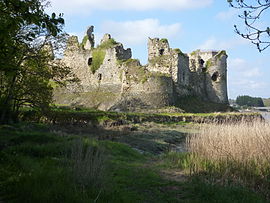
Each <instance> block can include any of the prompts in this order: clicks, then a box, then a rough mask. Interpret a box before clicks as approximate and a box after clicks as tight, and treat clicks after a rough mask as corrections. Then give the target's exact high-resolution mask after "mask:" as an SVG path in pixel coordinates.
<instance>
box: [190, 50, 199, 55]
mask: <svg viewBox="0 0 270 203" xmlns="http://www.w3.org/2000/svg"><path fill="white" fill-rule="evenodd" d="M198 52H200V49H197V50H195V51H193V52H191V53H190V55H191V56H195V55H196V54H197V53H198Z"/></svg>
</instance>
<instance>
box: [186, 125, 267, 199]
mask: <svg viewBox="0 0 270 203" xmlns="http://www.w3.org/2000/svg"><path fill="white" fill-rule="evenodd" d="M187 148H188V149H189V151H190V152H191V154H190V157H189V159H190V171H191V173H192V174H204V176H205V177H207V178H208V180H214V181H216V182H219V183H222V184H229V183H233V184H239V185H245V186H248V187H250V188H252V189H254V190H256V191H259V192H263V193H264V194H265V195H266V196H268V197H269V194H270V192H269V191H270V190H269V189H270V124H269V123H267V122H260V121H256V122H241V123H237V124H210V125H206V126H202V127H201V130H200V133H199V134H194V135H191V136H190V137H188V138H187Z"/></svg>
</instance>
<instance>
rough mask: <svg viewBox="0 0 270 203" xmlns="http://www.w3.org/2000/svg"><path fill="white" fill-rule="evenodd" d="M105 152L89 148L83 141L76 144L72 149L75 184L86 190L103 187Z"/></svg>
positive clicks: (92, 147)
mask: <svg viewBox="0 0 270 203" xmlns="http://www.w3.org/2000/svg"><path fill="white" fill-rule="evenodd" d="M105 159H106V158H105V155H104V152H103V151H102V150H101V149H99V148H97V147H95V146H89V145H87V143H84V142H83V140H78V141H77V142H76V143H74V145H73V147H72V149H71V160H72V164H71V170H72V174H73V176H74V179H75V182H76V183H77V184H78V185H79V186H80V187H81V189H83V190H85V188H91V187H92V188H96V189H97V188H99V189H100V190H101V188H102V187H103V178H104V177H103V176H104V171H105Z"/></svg>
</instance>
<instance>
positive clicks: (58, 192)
mask: <svg viewBox="0 0 270 203" xmlns="http://www.w3.org/2000/svg"><path fill="white" fill-rule="evenodd" d="M151 125H152V124H151ZM179 125H182V124H180V123H179V124H177V125H173V126H171V124H170V125H168V126H171V127H172V129H171V130H169V129H167V127H165V128H164V127H162V126H161V125H160V126H158V129H160V132H159V133H157V129H156V128H155V127H154V126H153V127H151V126H149V125H146V126H145V127H144V128H143V129H142V130H143V131H144V132H145V133H144V134H141V132H138V133H135V134H132V132H131V133H130V134H128V135H127V132H126V133H125V135H124V136H123V133H122V134H120V133H121V132H119V134H118V136H113V131H106V130H104V131H99V133H98V134H97V131H89V128H87V127H85V128H86V129H85V131H84V128H83V127H82V126H76V125H72V127H70V128H68V125H66V126H62V127H61V126H59V125H58V126H46V125H41V124H30V123H25V124H23V123H21V124H19V125H18V124H17V125H12V126H8V125H5V126H3V125H2V126H1V128H0V155H1V156H0V157H1V159H0V171H1V173H0V191H1V192H0V195H1V200H3V201H7V202H56V201H60V202H142V201H146V202H166V201H169V202H182V201H183V202H217V201H221V202H234V201H239V202H241V201H252V202H264V201H265V199H264V198H262V197H261V196H260V195H258V194H256V193H254V192H252V191H250V190H248V189H247V188H244V187H240V186H234V185H221V184H218V183H212V182H210V181H207V180H205V179H204V177H205V176H203V175H200V176H195V173H192V174H193V176H189V175H188V174H187V175H181V174H180V175H177V176H176V175H175V174H174V175H173V173H176V172H177V170H178V169H180V168H182V169H186V168H187V167H189V166H190V165H189V163H193V162H192V161H193V160H191V159H189V160H188V157H190V156H189V154H187V153H179V152H168V153H165V154H161V155H159V156H158V155H155V156H154V155H153V153H154V154H156V153H157V152H158V153H160V152H163V153H164V152H166V150H168V149H169V148H168V147H164V144H163V143H164V142H166V143H167V145H168V146H172V145H173V143H175V142H180V141H181V139H183V136H184V134H182V133H180V132H176V131H175V129H176V127H179ZM186 125H190V124H184V126H183V130H184V129H186ZM151 128H152V133H154V134H151V133H150V132H151V131H150V130H151ZM51 132H54V133H51ZM79 132H80V133H79ZM74 134H77V135H74ZM79 134H80V135H79ZM92 134H93V135H92ZM108 135H110V137H109V138H108ZM119 135H122V136H119ZM106 137H107V138H106ZM104 139H114V141H108V140H104ZM116 141H119V142H124V143H127V144H121V143H117V142H116ZM130 146H132V147H134V148H136V149H138V148H139V149H141V150H146V151H143V152H141V151H140V152H138V151H139V150H134V149H132V148H131V147H130ZM185 160H186V161H185ZM185 162H186V163H185ZM170 171H172V174H171V175H170ZM166 174H168V175H166ZM177 177H180V178H181V177H182V179H177ZM174 178H175V179H174Z"/></svg>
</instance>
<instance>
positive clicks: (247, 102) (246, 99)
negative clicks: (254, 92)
mask: <svg viewBox="0 0 270 203" xmlns="http://www.w3.org/2000/svg"><path fill="white" fill-rule="evenodd" d="M236 103H237V104H238V105H239V106H255V107H264V103H263V100H262V98H260V97H250V96H247V95H244V96H238V97H237V98H236Z"/></svg>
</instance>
